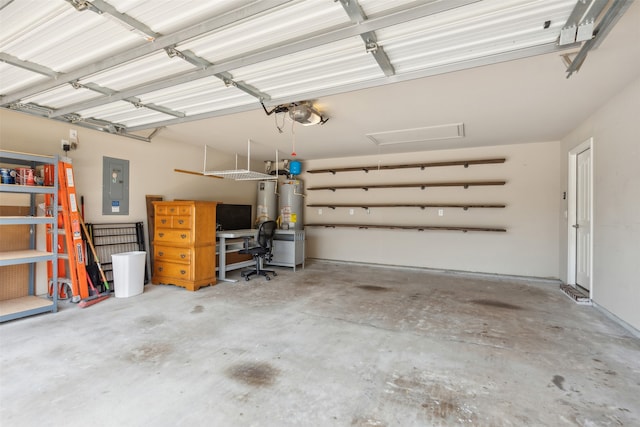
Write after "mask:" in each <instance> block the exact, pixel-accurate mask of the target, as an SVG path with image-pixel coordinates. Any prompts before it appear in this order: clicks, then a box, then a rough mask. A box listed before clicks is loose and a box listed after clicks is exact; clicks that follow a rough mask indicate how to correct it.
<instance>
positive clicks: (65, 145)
mask: <svg viewBox="0 0 640 427" xmlns="http://www.w3.org/2000/svg"><path fill="white" fill-rule="evenodd" d="M60 147H61V148H62V149H63V150H65V151H69V148H71V145H70V144H69V141H67V140H66V139H62V140H60Z"/></svg>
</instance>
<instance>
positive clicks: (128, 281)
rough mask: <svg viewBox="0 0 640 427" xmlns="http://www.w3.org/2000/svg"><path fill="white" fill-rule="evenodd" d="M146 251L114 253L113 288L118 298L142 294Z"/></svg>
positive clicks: (112, 259) (112, 257)
mask: <svg viewBox="0 0 640 427" xmlns="http://www.w3.org/2000/svg"><path fill="white" fill-rule="evenodd" d="M146 259H147V253H146V252H145V251H132V252H122V253H119V254H112V255H111V261H112V262H113V264H112V266H113V290H114V293H115V295H116V298H128V297H133V296H136V295H140V294H141V293H142V291H143V290H144V264H145V261H146Z"/></svg>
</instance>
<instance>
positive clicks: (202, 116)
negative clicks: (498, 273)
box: [0, 0, 640, 160]
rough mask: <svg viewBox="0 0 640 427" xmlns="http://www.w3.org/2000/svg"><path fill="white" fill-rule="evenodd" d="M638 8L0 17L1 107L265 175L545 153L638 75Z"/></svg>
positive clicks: (435, 6)
mask: <svg viewBox="0 0 640 427" xmlns="http://www.w3.org/2000/svg"><path fill="white" fill-rule="evenodd" d="M637 3H638V2H633V1H631V0H628V1H625V0H500V1H495V0H492V1H488V0H485V1H479V0H442V1H408V0H394V1H392V2H391V1H384V0H336V1H334V0H304V1H295V0H294V1H286V0H262V1H241V0H215V1H214V0H211V1H196V0H191V1H187V0H161V1H158V0H155V1H142V0H92V1H87V0H0V94H2V95H0V106H1V107H2V108H7V109H12V110H17V111H22V112H25V113H28V114H33V115H37V116H40V117H46V118H49V119H52V120H57V121H62V122H66V123H69V124H70V127H86V128H91V129H97V130H100V131H104V132H108V133H112V134H116V135H122V136H124V137H130V138H134V139H138V140H141V141H150V143H151V144H153V141H154V139H156V138H163V139H168V140H172V141H176V142H180V143H189V144H197V145H202V146H204V145H208V146H210V147H213V148H215V149H217V150H220V151H224V152H229V153H238V154H241V155H242V154H246V151H247V146H248V143H247V141H248V140H251V141H252V142H251V153H252V158H255V159H264V160H266V159H271V158H273V157H274V152H276V151H277V152H278V154H279V157H280V158H286V157H289V158H290V157H291V156H292V152H295V153H296V154H297V158H299V159H301V160H304V159H318V158H332V157H346V156H361V155H368V154H378V153H400V152H414V151H423V150H434V149H443V148H462V147H479V146H488V145H500V144H513V143H526V142H541V141H553V140H559V139H561V138H562V137H564V136H565V135H566V134H567V133H568V132H569V131H570V130H571V129H573V128H575V127H576V126H577V125H578V124H579V123H580V122H581V121H583V120H584V119H585V118H586V117H587V116H588V115H589V114H590V113H592V112H593V111H594V110H595V109H596V108H597V107H598V105H599V104H601V103H603V102H605V101H606V100H607V99H609V98H610V97H611V96H613V95H614V94H616V93H617V92H619V91H620V90H622V88H624V87H625V86H626V85H627V84H629V83H630V82H631V81H633V80H634V79H635V78H637V77H638V76H639V75H640V5H638V4H637ZM587 53H588V55H586V54H587ZM585 57H586V60H585ZM583 61H584V62H583ZM568 76H570V77H568ZM261 101H262V102H263V103H264V105H265V106H266V111H271V110H272V109H273V108H274V107H276V106H278V105H289V104H290V103H295V102H301V101H312V102H313V105H314V107H315V108H316V109H317V110H319V111H320V112H321V113H322V114H323V116H324V117H326V118H329V120H328V121H327V123H325V124H323V125H315V126H302V125H300V124H299V123H297V122H293V121H291V120H290V119H289V118H288V115H287V114H286V113H273V114H271V115H267V114H266V111H265V109H263V106H262V105H261ZM140 143H145V142H140Z"/></svg>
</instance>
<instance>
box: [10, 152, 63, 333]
mask: <svg viewBox="0 0 640 427" xmlns="http://www.w3.org/2000/svg"><path fill="white" fill-rule="evenodd" d="M58 161H59V158H58V156H43V155H37V154H27V153H18V152H13V151H5V150H0V167H2V168H4V169H15V168H18V167H27V168H30V169H35V168H37V167H38V166H43V165H51V168H53V170H54V177H53V178H54V179H53V185H49V186H43V185H19V184H10V183H4V182H3V183H0V192H1V193H3V194H1V195H0V197H1V196H4V194H5V193H6V194H21V195H22V196H23V197H24V198H28V199H29V215H26V216H25V215H21V216H8V215H3V216H0V236H2V239H5V238H10V237H9V236H11V235H12V233H13V230H15V229H16V227H13V229H12V226H15V225H26V226H27V227H23V228H24V229H25V230H27V231H25V232H26V233H28V234H29V236H28V239H29V245H28V246H29V247H28V249H21V250H2V251H0V268H5V267H10V266H15V265H21V264H25V265H27V266H28V278H27V280H22V279H20V280H18V281H19V283H15V281H16V279H15V278H14V277H13V275H12V274H10V272H7V271H6V269H5V271H4V272H2V273H3V276H2V277H3V278H2V280H1V281H0V295H9V297H8V298H6V299H2V300H0V322H6V321H9V320H14V319H18V318H21V317H25V316H31V315H34V314H40V313H46V312H56V311H57V310H58V283H57V277H58V271H57V268H58V262H57V260H58V248H57V245H52V246H53V248H52V251H51V252H45V251H39V250H37V249H36V226H37V225H38V224H50V225H51V227H50V228H51V233H52V239H53V240H52V241H53V242H56V241H58V227H57V218H58ZM39 194H51V195H52V196H53V198H52V200H53V204H52V206H50V207H47V210H48V216H37V209H38V207H37V205H36V196H37V195H39ZM5 199H8V197H2V198H1V199H0V200H5ZM2 205H3V206H4V205H5V203H4V202H2ZM21 229H22V228H21ZM25 237H26V236H25ZM47 261H50V262H51V263H52V273H53V278H52V283H51V288H52V293H51V297H47V296H44V297H42V296H36V283H35V282H36V264H37V263H40V262H47ZM5 273H9V274H5ZM1 288H5V289H1ZM8 288H11V289H12V291H11V292H6V291H7V289H8ZM16 289H17V293H16V292H15V290H16ZM3 291H4V292H3Z"/></svg>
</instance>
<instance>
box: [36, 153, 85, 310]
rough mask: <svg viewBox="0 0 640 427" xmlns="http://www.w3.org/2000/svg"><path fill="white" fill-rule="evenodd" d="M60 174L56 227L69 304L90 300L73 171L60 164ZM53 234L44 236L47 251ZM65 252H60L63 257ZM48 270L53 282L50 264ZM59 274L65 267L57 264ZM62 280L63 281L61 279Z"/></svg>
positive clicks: (50, 245) (50, 201) (69, 167)
mask: <svg viewBox="0 0 640 427" xmlns="http://www.w3.org/2000/svg"><path fill="white" fill-rule="evenodd" d="M58 171H59V174H58V176H59V180H58V200H59V201H60V209H59V217H58V224H57V225H56V226H58V227H60V225H62V230H63V232H62V233H60V231H59V232H58V235H59V236H60V235H61V234H62V235H63V236H64V244H65V251H66V257H65V256H63V257H62V258H63V260H64V258H66V259H67V261H68V264H69V269H68V273H69V279H70V282H71V293H72V299H71V300H72V301H73V302H79V301H80V300H81V299H85V298H88V297H89V287H88V283H87V269H86V265H85V260H86V255H85V248H84V241H83V240H82V231H81V228H80V224H81V222H80V221H81V218H80V212H79V211H78V203H77V197H76V187H75V181H74V177H73V168H72V166H71V163H67V162H64V161H61V162H60V163H59V164H58ZM52 201H53V197H52V196H51V195H47V197H46V202H45V203H46V205H47V206H49V205H50V204H51V203H52ZM52 226H53V225H47V228H48V231H50V227H52ZM52 240H53V234H52V233H50V232H48V233H47V249H48V250H50V249H51V248H52V247H53V244H54V243H53V241H52ZM61 240H62V239H61V238H59V240H58V242H57V243H56V244H57V245H58V251H59V252H60V249H62V248H61V246H62V245H61V243H62V242H61ZM65 251H62V253H63V254H64V253H65ZM47 271H48V274H49V280H51V279H52V277H51V276H52V274H53V265H52V264H51V262H48V263H47ZM58 271H62V272H63V273H59V275H60V274H64V272H65V271H66V269H65V268H63V269H62V270H60V264H58ZM61 279H62V280H64V278H61Z"/></svg>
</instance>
